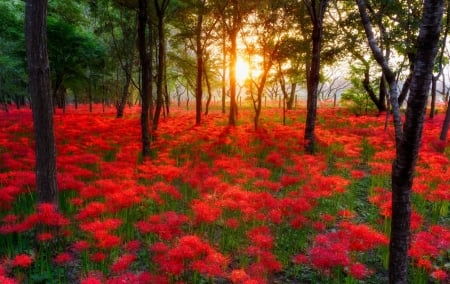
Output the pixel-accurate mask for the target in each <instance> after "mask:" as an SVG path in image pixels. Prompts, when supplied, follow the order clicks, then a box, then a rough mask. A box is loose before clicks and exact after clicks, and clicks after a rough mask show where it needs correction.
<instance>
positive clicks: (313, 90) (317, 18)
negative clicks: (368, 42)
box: [304, 0, 328, 154]
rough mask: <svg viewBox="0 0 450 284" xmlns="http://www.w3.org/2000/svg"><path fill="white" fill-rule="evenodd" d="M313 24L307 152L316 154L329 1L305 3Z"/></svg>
mask: <svg viewBox="0 0 450 284" xmlns="http://www.w3.org/2000/svg"><path fill="white" fill-rule="evenodd" d="M305 3H307V6H308V10H309V14H310V17H311V21H312V24H313V31H312V57H311V66H310V68H309V70H308V73H309V74H308V78H307V89H308V97H307V102H306V104H307V112H306V124H305V136H304V140H305V151H306V152H307V153H310V154H312V153H314V147H315V127H316V116H317V88H318V85H319V77H320V49H321V45H322V33H323V17H324V15H325V10H326V7H327V4H328V0H320V1H319V4H318V6H317V5H316V3H315V1H305Z"/></svg>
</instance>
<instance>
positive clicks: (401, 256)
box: [356, 0, 444, 283]
mask: <svg viewBox="0 0 450 284" xmlns="http://www.w3.org/2000/svg"><path fill="white" fill-rule="evenodd" d="M356 2H357V4H358V8H359V11H360V15H361V20H362V23H363V26H364V29H365V32H366V35H367V38H368V42H369V45H370V47H371V49H372V52H373V53H374V56H375V58H376V60H377V61H378V63H379V64H380V65H381V66H382V68H383V72H385V74H386V75H387V76H386V79H387V81H388V83H389V86H390V92H391V93H394V99H395V100H397V96H396V94H398V89H397V83H396V82H395V77H394V76H393V75H394V74H393V73H392V71H391V70H390V68H389V66H388V65H387V60H386V59H385V58H384V57H383V55H382V53H381V52H380V49H379V48H378V46H376V43H375V41H374V35H373V32H372V28H371V25H370V20H369V17H368V15H367V13H366V6H365V2H364V0H357V1H356ZM443 11H444V0H437V1H432V0H425V1H424V3H423V14H422V22H421V27H420V32H419V37H418V39H417V43H416V56H415V62H414V66H415V67H414V74H413V77H412V80H411V87H410V95H409V99H408V104H407V110H406V115H405V123H404V126H403V129H401V127H400V126H401V124H400V123H401V122H400V121H397V122H395V127H396V157H395V160H394V162H393V166H392V220H391V236H390V243H389V252H390V253H389V282H390V283H407V282H408V277H407V276H408V264H409V263H408V248H409V235H410V219H411V189H412V183H413V175H414V169H415V164H416V161H417V157H418V153H419V148H420V141H421V138H422V129H423V121H424V117H425V113H426V103H427V98H428V91H429V88H430V83H431V79H432V71H433V67H434V60H435V57H436V54H437V49H438V41H439V34H440V30H441V19H442V15H443ZM395 89H397V90H395ZM391 96H392V94H391ZM397 108H398V105H397ZM396 111H397V110H396V109H394V112H396ZM398 116H399V115H398ZM397 118H399V117H397ZM394 119H396V118H395V116H394Z"/></svg>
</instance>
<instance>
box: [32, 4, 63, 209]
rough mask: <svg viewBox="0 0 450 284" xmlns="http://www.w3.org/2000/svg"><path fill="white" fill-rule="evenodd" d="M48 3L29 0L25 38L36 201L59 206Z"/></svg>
mask: <svg viewBox="0 0 450 284" xmlns="http://www.w3.org/2000/svg"><path fill="white" fill-rule="evenodd" d="M47 4H48V2H47V0H27V1H26V10H25V21H26V25H25V38H26V48H27V58H28V74H29V77H28V82H29V92H30V97H31V108H32V113H33V124H34V137H35V150H36V192H37V202H38V203H51V204H53V205H54V206H55V207H56V208H58V187H57V183H56V146H55V135H54V129H53V127H54V126H53V104H52V97H51V94H50V68H49V62H48V54H47V32H46V23H47Z"/></svg>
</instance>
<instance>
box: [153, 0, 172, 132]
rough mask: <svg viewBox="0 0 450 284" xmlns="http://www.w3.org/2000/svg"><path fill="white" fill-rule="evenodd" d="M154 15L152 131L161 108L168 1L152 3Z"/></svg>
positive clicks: (154, 129) (155, 126)
mask: <svg viewBox="0 0 450 284" xmlns="http://www.w3.org/2000/svg"><path fill="white" fill-rule="evenodd" d="M154 3H155V8H156V15H157V17H158V70H157V73H158V75H157V79H156V109H155V114H154V116H153V126H152V129H153V131H156V130H157V129H158V123H159V118H160V116H161V110H162V107H163V86H164V85H163V84H164V78H165V75H164V73H165V69H166V38H165V33H164V17H165V13H166V8H167V5H168V4H169V0H163V1H162V3H161V4H160V3H159V2H158V0H155V1H154Z"/></svg>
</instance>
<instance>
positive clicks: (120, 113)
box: [116, 62, 132, 118]
mask: <svg viewBox="0 0 450 284" xmlns="http://www.w3.org/2000/svg"><path fill="white" fill-rule="evenodd" d="M131 66H132V65H131V64H130V62H127V63H126V67H125V68H127V69H128V71H129V72H125V81H124V83H123V88H122V95H121V96H120V101H119V102H117V105H116V110H117V115H116V117H117V118H122V117H123V111H124V109H125V105H126V104H127V100H128V94H129V92H128V89H129V88H130V83H131V71H132V70H131V68H132V67H131ZM130 67H131V68H130Z"/></svg>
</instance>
